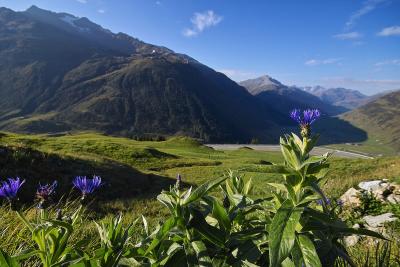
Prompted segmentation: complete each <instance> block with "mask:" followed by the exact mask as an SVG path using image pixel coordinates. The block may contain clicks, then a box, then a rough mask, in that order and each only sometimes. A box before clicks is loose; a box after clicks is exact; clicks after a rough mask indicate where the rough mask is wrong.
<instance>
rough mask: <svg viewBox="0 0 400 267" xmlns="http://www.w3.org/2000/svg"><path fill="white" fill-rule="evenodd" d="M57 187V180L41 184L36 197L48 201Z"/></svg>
mask: <svg viewBox="0 0 400 267" xmlns="http://www.w3.org/2000/svg"><path fill="white" fill-rule="evenodd" d="M56 187H57V181H54V182H53V183H52V184H46V185H40V184H39V187H38V189H37V190H36V197H37V198H38V199H40V200H43V201H46V200H47V199H48V198H49V197H50V196H51V195H53V194H54V193H55V189H56Z"/></svg>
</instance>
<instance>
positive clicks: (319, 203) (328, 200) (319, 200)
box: [317, 198, 331, 206]
mask: <svg viewBox="0 0 400 267" xmlns="http://www.w3.org/2000/svg"><path fill="white" fill-rule="evenodd" d="M317 204H318V205H321V206H322V205H323V204H324V200H323V199H318V200H317ZM325 204H326V205H330V204H331V200H330V199H329V198H326V199H325Z"/></svg>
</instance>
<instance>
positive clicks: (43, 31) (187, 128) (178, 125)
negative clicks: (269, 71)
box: [0, 6, 286, 141]
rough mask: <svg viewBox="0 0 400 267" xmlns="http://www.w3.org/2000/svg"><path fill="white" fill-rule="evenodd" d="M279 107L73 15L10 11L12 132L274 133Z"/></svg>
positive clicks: (2, 53) (0, 75)
mask: <svg viewBox="0 0 400 267" xmlns="http://www.w3.org/2000/svg"><path fill="white" fill-rule="evenodd" d="M272 113H274V111H273V110H272V109H271V108H268V107H265V106H264V105H262V104H261V103H258V101H255V100H254V97H253V96H252V95H251V94H249V93H248V92H247V91H246V90H245V89H244V88H242V87H240V86H239V85H237V84H236V83H234V82H233V81H231V80H230V79H228V78H227V77H226V76H225V75H223V74H221V73H218V72H215V71H214V70H212V69H210V68H208V67H207V66H205V65H202V64H200V63H198V62H197V61H195V60H194V59H192V58H190V57H188V56H186V55H181V54H177V53H174V52H172V51H171V50H169V49H167V48H164V47H159V46H155V45H151V44H146V43H144V42H142V41H140V40H138V39H135V38H133V37H130V36H128V35H125V34H122V33H118V34H114V33H112V32H110V31H108V30H105V29H103V28H102V27H100V26H99V25H97V24H94V23H92V22H90V21H89V20H88V19H86V18H77V17H74V16H72V15H70V14H66V13H53V12H49V11H45V10H42V9H39V8H37V7H35V6H34V7H31V8H30V9H28V10H27V11H25V12H14V11H12V10H10V9H6V8H1V9H0V127H1V129H3V130H12V131H24V132H39V133H40V132H59V131H69V130H97V131H101V132H105V133H111V134H120V135H135V134H165V135H172V134H185V135H189V136H193V137H198V138H202V139H204V140H213V141H221V140H224V141H238V140H241V141H248V140H250V139H251V138H252V137H254V136H261V137H265V139H267V138H270V139H269V140H272V138H273V137H275V136H276V134H275V133H274V131H276V130H275V129H276V128H277V127H276V125H278V124H279V123H280V120H282V118H283V115H282V114H274V116H268V114H272ZM275 113H276V112H275ZM285 115H286V114H285Z"/></svg>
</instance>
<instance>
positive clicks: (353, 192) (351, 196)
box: [339, 187, 361, 207]
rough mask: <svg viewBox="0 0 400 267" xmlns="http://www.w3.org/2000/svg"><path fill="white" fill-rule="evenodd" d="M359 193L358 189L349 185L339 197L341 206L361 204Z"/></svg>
mask: <svg viewBox="0 0 400 267" xmlns="http://www.w3.org/2000/svg"><path fill="white" fill-rule="evenodd" d="M359 195H360V191H358V190H357V189H355V188H354V187H351V188H350V189H349V190H347V191H346V193H344V194H343V195H342V196H341V197H340V198H339V199H340V200H341V201H342V202H343V206H353V207H358V206H360V204H361V201H360V198H359Z"/></svg>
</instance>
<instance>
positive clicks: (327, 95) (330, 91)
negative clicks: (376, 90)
mask: <svg viewBox="0 0 400 267" xmlns="http://www.w3.org/2000/svg"><path fill="white" fill-rule="evenodd" d="M302 89H303V90H304V91H306V92H308V93H310V94H313V95H315V96H317V97H318V98H320V99H321V100H322V101H323V102H325V103H328V104H331V105H334V106H338V107H344V108H346V109H349V110H351V109H354V108H357V107H359V106H361V105H363V104H366V103H367V102H368V101H370V100H369V97H368V96H366V95H364V94H362V93H360V92H359V91H357V90H352V89H346V88H325V87H322V86H306V87H302Z"/></svg>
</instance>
